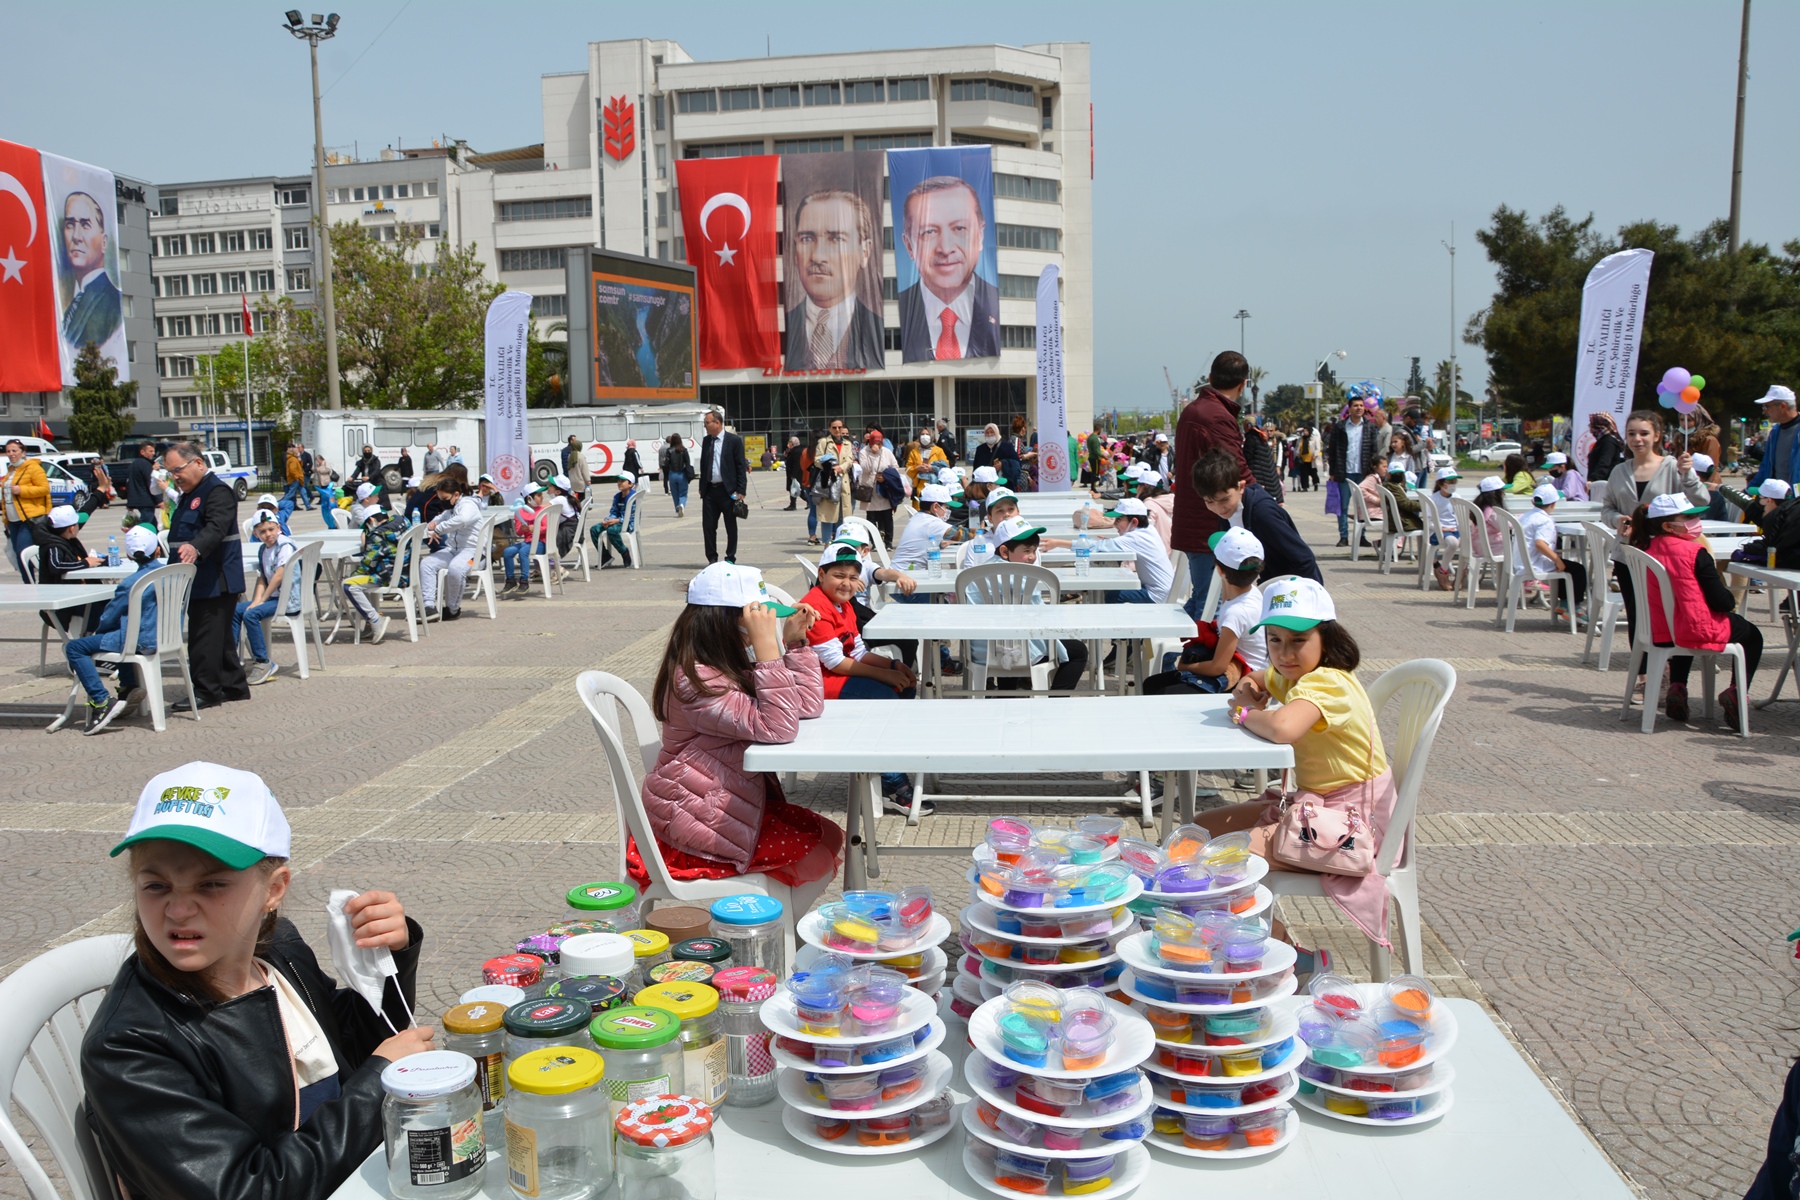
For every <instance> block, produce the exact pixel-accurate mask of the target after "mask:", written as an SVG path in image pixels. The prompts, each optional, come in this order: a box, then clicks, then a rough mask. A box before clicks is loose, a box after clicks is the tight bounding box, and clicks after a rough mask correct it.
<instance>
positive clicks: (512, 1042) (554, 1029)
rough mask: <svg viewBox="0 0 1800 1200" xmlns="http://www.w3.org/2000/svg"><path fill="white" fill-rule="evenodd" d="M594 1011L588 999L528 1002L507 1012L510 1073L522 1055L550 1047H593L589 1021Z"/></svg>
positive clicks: (507, 1046) (584, 1048)
mask: <svg viewBox="0 0 1800 1200" xmlns="http://www.w3.org/2000/svg"><path fill="white" fill-rule="evenodd" d="M593 1019H594V1010H593V1009H591V1008H589V1007H588V1002H587V1001H586V1000H551V999H543V1000H526V1001H524V1002H522V1003H519V1004H515V1005H513V1006H512V1007H511V1008H509V1009H507V1010H506V1016H505V1018H504V1021H505V1024H506V1062H507V1067H508V1069H509V1070H510V1068H511V1066H512V1063H513V1062H514V1060H516V1059H517V1058H518V1057H519V1056H520V1055H523V1054H529V1053H531V1052H532V1051H533V1050H542V1049H544V1048H545V1047H548V1046H575V1047H579V1048H580V1049H583V1050H590V1049H592V1048H593V1047H592V1046H591V1045H590V1044H589V1042H588V1036H587V1027H588V1022H589V1021H592V1020H593Z"/></svg>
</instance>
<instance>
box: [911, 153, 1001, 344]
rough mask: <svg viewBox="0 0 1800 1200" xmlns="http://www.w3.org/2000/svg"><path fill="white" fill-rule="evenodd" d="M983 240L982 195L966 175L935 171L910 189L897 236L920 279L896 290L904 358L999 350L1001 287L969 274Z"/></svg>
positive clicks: (976, 260)
mask: <svg viewBox="0 0 1800 1200" xmlns="http://www.w3.org/2000/svg"><path fill="white" fill-rule="evenodd" d="M986 238H987V222H986V220H985V219H984V217H983V216H982V211H981V198H980V197H979V196H978V195H976V193H975V188H974V187H973V186H972V185H971V184H970V183H969V182H968V181H967V180H965V179H961V178H959V177H957V176H955V175H933V176H931V177H930V178H928V179H925V180H923V181H921V182H920V183H919V184H918V186H916V187H914V188H913V190H912V191H911V192H910V193H908V195H907V197H906V207H905V210H904V221H903V227H902V230H901V239H902V241H903V242H904V243H905V245H906V252H907V253H908V254H910V255H911V256H912V260H913V262H914V263H915V264H916V265H917V266H918V269H919V282H918V283H915V284H914V285H913V286H911V287H909V288H907V289H906V290H905V291H903V292H901V293H900V340H901V357H902V358H903V359H904V360H905V361H906V362H930V361H932V360H934V359H935V360H943V359H952V358H993V357H995V356H996V355H998V354H999V353H1000V293H999V290H998V289H997V288H995V286H994V285H993V284H992V283H991V282H989V281H988V280H986V279H983V278H982V277H981V276H979V275H977V274H976V273H975V268H976V267H977V266H979V265H980V263H981V251H982V246H983V244H984V243H985V241H986Z"/></svg>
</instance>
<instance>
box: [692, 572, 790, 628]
mask: <svg viewBox="0 0 1800 1200" xmlns="http://www.w3.org/2000/svg"><path fill="white" fill-rule="evenodd" d="M687 602H688V603H689V604H709V605H714V606H717V607H721V608H743V607H744V606H745V605H747V604H766V605H768V606H769V607H770V608H772V609H774V610H775V615H776V616H778V617H791V616H793V615H794V609H793V608H792V607H790V606H788V605H786V604H777V603H776V602H775V600H774V598H773V597H772V596H770V595H769V588H768V585H767V584H765V583H764V582H763V575H762V572H761V571H759V570H758V569H757V568H755V567H741V566H739V565H738V564H736V563H728V562H716V563H713V564H712V565H711V566H709V567H707V568H706V570H704V571H702V572H700V573H699V574H698V575H696V576H694V577H693V578H692V579H690V580H689V581H688V588H687Z"/></svg>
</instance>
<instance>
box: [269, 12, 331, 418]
mask: <svg viewBox="0 0 1800 1200" xmlns="http://www.w3.org/2000/svg"><path fill="white" fill-rule="evenodd" d="M337 27H338V15H337V14H336V13H332V14H331V15H330V16H321V15H319V14H318V13H314V14H312V21H311V23H310V24H309V23H307V22H305V21H302V20H301V18H300V10H299V9H297V8H290V9H288V11H287V26H286V28H287V31H288V32H289V33H291V34H293V35H294V36H295V37H297V38H300V39H301V40H303V41H304V42H306V44H307V48H308V50H309V52H310V53H311V56H312V102H313V197H314V200H315V209H314V211H316V212H317V213H318V214H319V229H318V233H317V234H316V235H315V236H317V237H318V239H319V252H318V254H317V255H316V256H315V257H314V261H313V276H314V278H315V280H316V286H317V287H318V288H319V289H320V296H321V299H322V300H323V303H324V312H323V313H322V314H321V319H322V320H323V321H324V323H325V407H326V408H342V407H344V400H343V397H342V396H341V395H339V393H338V347H337V304H336V303H335V302H334V299H333V296H332V287H331V220H330V218H329V217H328V216H327V215H326V212H325V126H324V123H323V122H322V121H321V120H320V119H319V43H320V42H323V41H327V40H329V39H331V38H333V37H336V36H337ZM245 332H249V331H248V330H246V331H245Z"/></svg>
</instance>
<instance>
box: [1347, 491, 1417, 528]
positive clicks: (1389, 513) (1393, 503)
mask: <svg viewBox="0 0 1800 1200" xmlns="http://www.w3.org/2000/svg"><path fill="white" fill-rule="evenodd" d="M1357 490H1358V491H1361V490H1362V489H1361V488H1358V489H1357ZM1381 523H1382V524H1384V525H1386V526H1387V527H1388V532H1389V533H1404V532H1406V526H1405V524H1404V523H1403V522H1402V521H1401V520H1400V502H1399V501H1398V500H1396V499H1394V493H1392V492H1390V491H1388V490H1387V489H1386V488H1382V489H1381Z"/></svg>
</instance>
